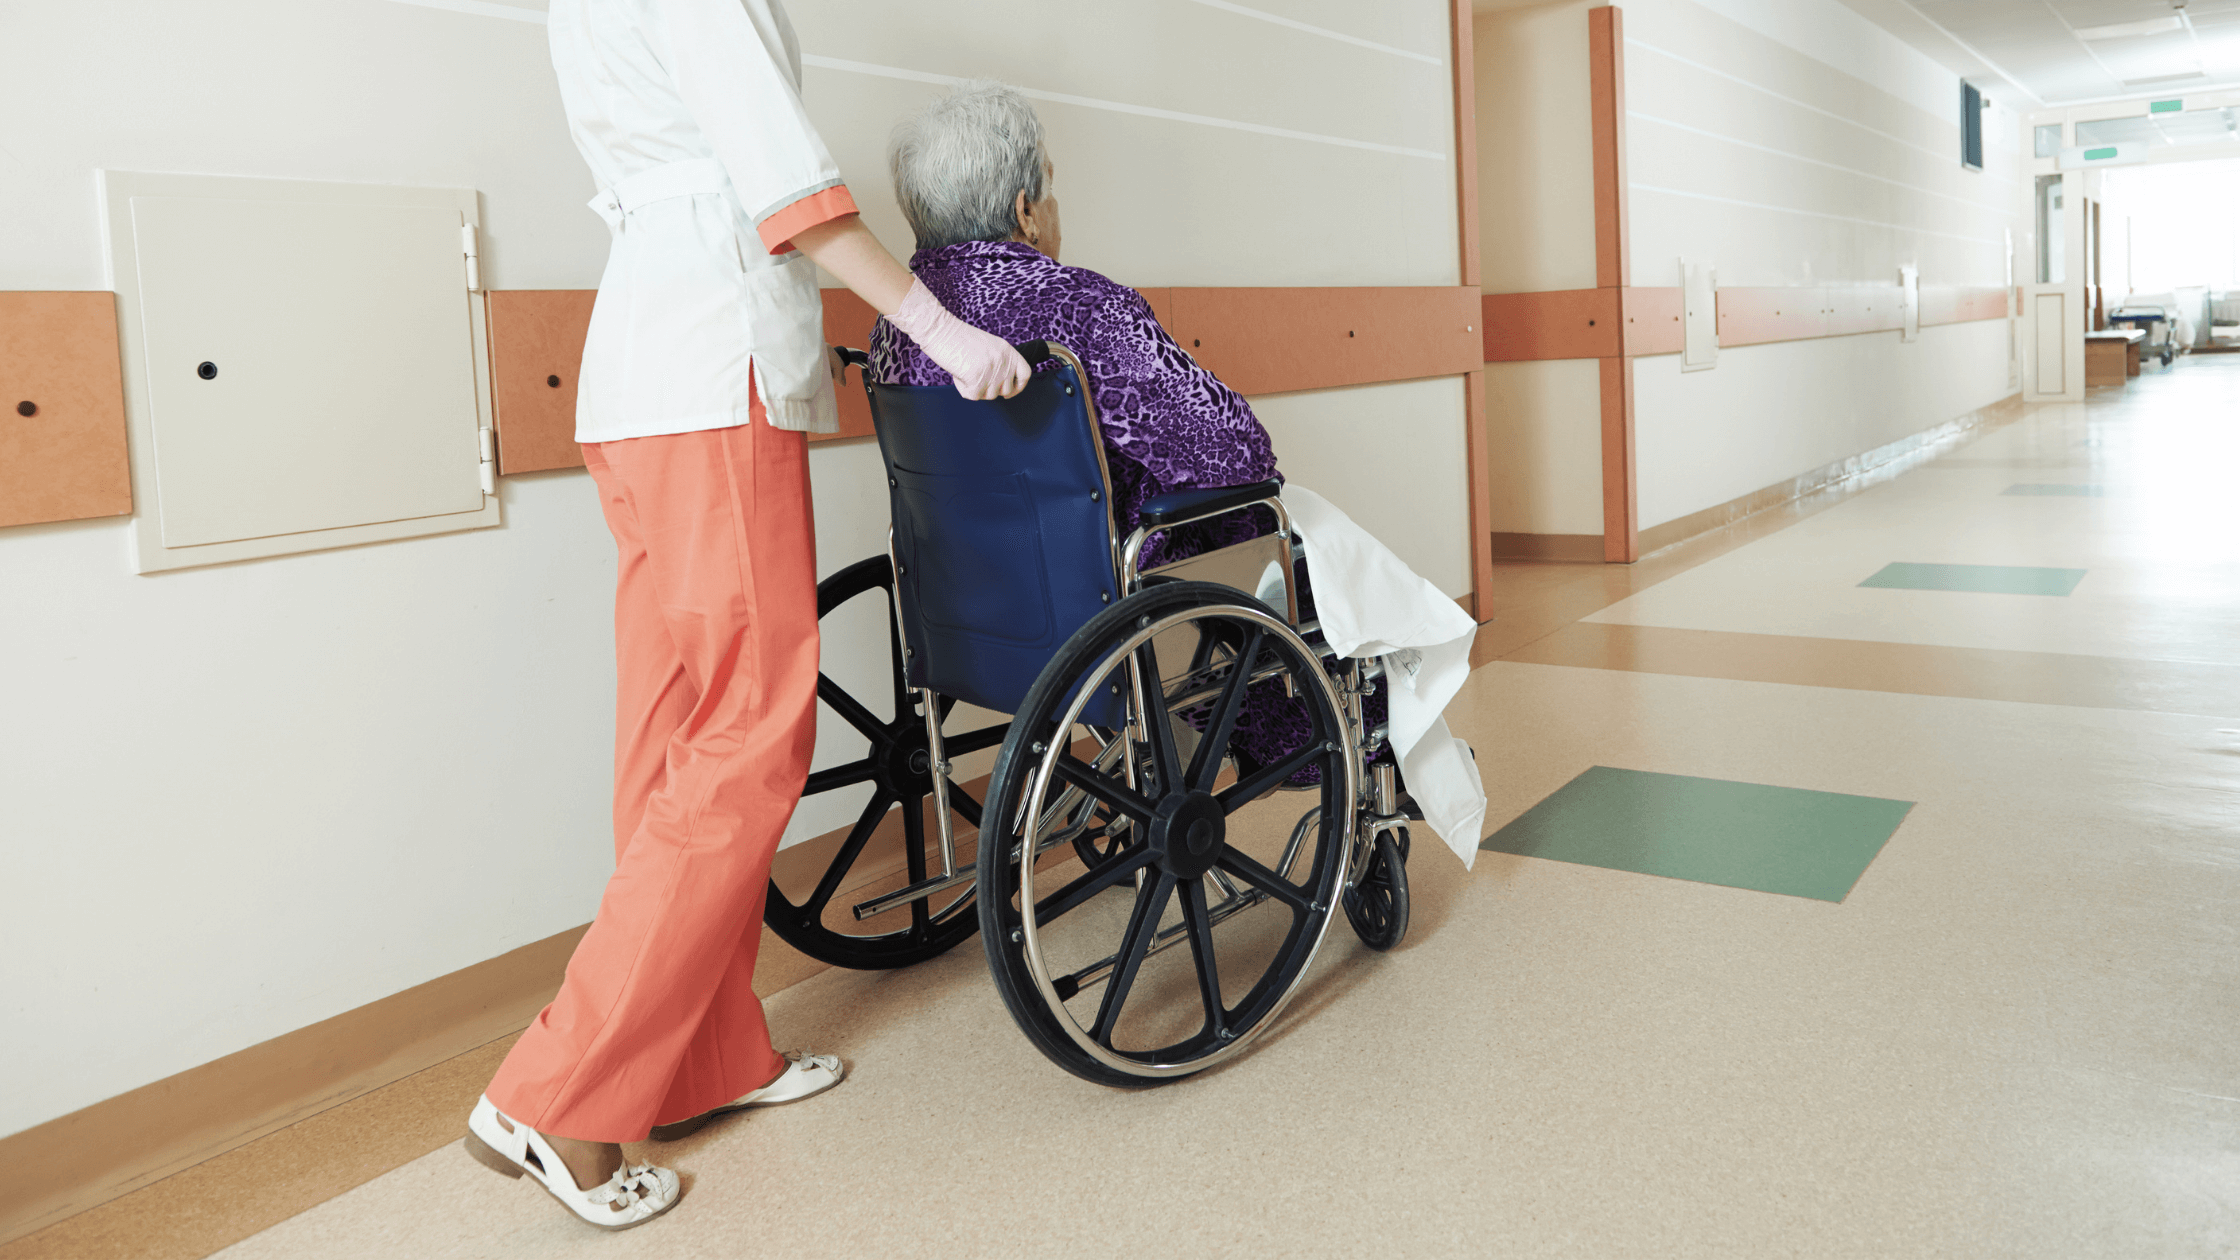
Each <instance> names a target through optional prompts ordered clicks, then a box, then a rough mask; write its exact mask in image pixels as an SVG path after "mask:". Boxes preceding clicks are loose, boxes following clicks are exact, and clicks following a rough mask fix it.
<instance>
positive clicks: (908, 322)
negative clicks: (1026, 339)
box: [887, 279, 1034, 398]
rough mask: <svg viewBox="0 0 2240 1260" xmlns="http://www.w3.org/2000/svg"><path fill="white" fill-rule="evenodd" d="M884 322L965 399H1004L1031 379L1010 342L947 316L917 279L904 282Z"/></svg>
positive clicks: (929, 291)
mask: <svg viewBox="0 0 2240 1260" xmlns="http://www.w3.org/2000/svg"><path fill="white" fill-rule="evenodd" d="M887 322H888V323H890V324H893V325H894V326H895V327H896V328H898V329H900V330H902V333H903V335H904V336H907V337H908V338H910V340H912V341H915V342H917V343H918V348H919V349H920V350H923V351H925V352H926V357H927V358H929V359H931V360H933V361H934V362H935V363H937V364H939V365H940V366H941V367H942V369H943V370H944V371H946V372H948V373H949V375H950V376H952V377H954V378H956V382H957V392H958V393H960V394H963V395H964V396H965V397H967V398H1009V397H1011V396H1012V395H1013V394H1016V393H1018V392H1019V391H1020V390H1022V389H1025V388H1026V387H1027V382H1028V381H1029V380H1030V379H1032V378H1033V376H1034V369H1033V368H1031V367H1029V366H1027V361H1026V360H1025V359H1022V358H1020V357H1019V352H1018V351H1016V350H1014V349H1012V348H1011V343H1010V342H1007V341H1005V340H1003V339H1002V338H1001V337H993V336H990V335H989V334H987V333H984V332H982V331H980V330H979V329H977V328H974V327H973V326H972V325H970V324H968V323H965V322H964V321H963V320H961V319H958V318H957V317H956V316H954V315H951V314H950V313H949V310H948V308H947V307H944V306H943V305H941V302H940V299H938V298H936V297H934V296H933V293H932V291H931V290H929V289H927V288H926V286H925V282H924V281H922V280H916V279H913V280H912V281H911V282H910V291H909V292H908V293H906V294H904V295H903V298H902V306H901V307H900V308H899V309H897V310H896V311H895V313H894V314H892V315H889V316H887Z"/></svg>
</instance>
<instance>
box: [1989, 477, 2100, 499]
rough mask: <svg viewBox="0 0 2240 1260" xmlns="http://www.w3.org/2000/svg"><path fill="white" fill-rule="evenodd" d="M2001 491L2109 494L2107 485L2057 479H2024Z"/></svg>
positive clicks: (2095, 496) (2086, 495) (2085, 496)
mask: <svg viewBox="0 0 2240 1260" xmlns="http://www.w3.org/2000/svg"><path fill="white" fill-rule="evenodd" d="M1999 493H2001V494H2026V495H2068V496H2072V497H2075V498H2080V499H2104V498H2106V497H2107V496H2108V488H2107V487H2106V486H2079V485H2069V484H2066V483H2063V482H2057V481H2056V482H2047V481H2023V482H2017V483H2016V484H2014V485H2011V486H2008V487H2007V488H2006V489H2004V490H2001V491H2000V492H1999Z"/></svg>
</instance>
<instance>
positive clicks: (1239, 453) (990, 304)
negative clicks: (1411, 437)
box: [871, 241, 1276, 566]
mask: <svg viewBox="0 0 2240 1260" xmlns="http://www.w3.org/2000/svg"><path fill="white" fill-rule="evenodd" d="M910 270H912V271H914V272H916V273H917V276H918V279H919V280H921V281H923V282H924V283H925V286H926V288H927V289H929V290H931V291H932V293H933V296H934V297H936V298H939V299H940V300H941V304H942V305H943V306H945V307H947V308H949V311H950V313H951V314H954V315H955V316H956V317H957V318H959V319H961V320H963V321H965V322H966V323H968V324H971V325H973V326H975V327H978V328H983V329H986V330H987V331H988V332H991V333H994V334H995V335H996V336H998V337H1001V338H1003V339H1004V340H1006V341H1009V342H1012V343H1014V344H1016V343H1018V342H1022V341H1038V340H1049V341H1055V342H1058V343H1059V344H1061V345H1063V346H1065V347H1066V348H1067V349H1068V350H1071V351H1073V352H1074V354H1076V355H1078V356H1080V359H1081V362H1082V365H1083V366H1084V367H1086V368H1087V369H1088V370H1089V390H1090V394H1091V396H1092V397H1094V398H1095V399H1096V403H1097V413H1098V419H1099V420H1100V421H1101V422H1102V424H1103V428H1104V448H1105V464H1106V467H1107V468H1108V469H1110V471H1111V473H1112V498H1113V503H1112V506H1113V508H1114V512H1113V517H1114V522H1113V523H1114V524H1115V525H1116V526H1118V528H1119V531H1120V536H1121V537H1122V538H1125V537H1127V536H1128V534H1129V533H1130V532H1132V531H1133V530H1134V529H1135V527H1136V519H1137V512H1138V511H1139V510H1140V509H1141V508H1142V506H1143V501H1144V500H1145V499H1148V498H1150V497H1151V496H1152V495H1155V494H1162V493H1165V492H1166V491H1169V490H1180V489H1183V488H1184V487H1195V486H1235V485H1243V484H1245V483H1248V482H1254V481H1265V480H1267V479H1269V478H1271V477H1274V476H1275V475H1276V456H1275V449H1274V447H1273V446H1272V445H1271V444H1270V443H1269V441H1268V431H1267V430H1266V429H1264V428H1262V427H1261V425H1260V420H1259V418H1258V417H1256V416H1254V415H1253V414H1252V408H1251V406H1250V405H1249V404H1247V403H1246V402H1245V400H1244V399H1243V398H1241V397H1239V396H1238V394H1237V392H1236V391H1235V390H1233V389H1230V388H1229V387H1228V386H1226V385H1224V384H1222V383H1221V382H1220V381H1219V380H1218V379H1216V378H1215V377H1214V375H1213V373H1211V372H1208V371H1206V370H1205V369H1204V368H1202V367H1199V366H1198V363H1197V360H1195V359H1192V358H1191V357H1190V356H1189V354H1187V353H1186V352H1184V350H1183V349H1182V347H1181V346H1178V345H1176V344H1175V341H1174V338H1172V337H1169V336H1168V335H1167V331H1166V329H1164V328H1161V327H1159V321H1158V319H1157V318H1156V317H1155V316H1153V315H1152V313H1151V305H1150V303H1148V302H1145V301H1144V300H1143V295H1142V294H1140V293H1137V292H1136V291H1135V290H1134V289H1131V288H1129V287H1127V286H1126V285H1123V284H1119V283H1116V282H1115V281H1112V280H1108V279H1106V278H1105V277H1103V276H1101V275H1098V274H1097V273H1096V272H1094V271H1089V270H1086V269H1084V268H1081V267H1064V266H1060V265H1059V264H1058V263H1057V262H1055V261H1053V260H1051V259H1050V258H1048V257H1045V256H1044V255H1043V254H1042V252H1041V251H1040V250H1037V249H1035V248H1034V247H1033V246H1031V245H1026V244H1023V243H1021V242H1018V241H964V242H962V243H960V244H956V245H945V246H943V247H941V248H940V249H921V250H919V251H918V252H917V253H916V254H914V255H912V256H911V259H910ZM871 372H872V375H873V376H875V377H876V378H878V379H879V380H881V381H884V382H886V383H887V384H890V385H947V384H948V383H949V374H948V373H947V372H945V371H943V370H941V368H939V367H938V366H936V365H935V364H934V362H933V360H931V359H929V358H927V357H926V356H925V352H924V351H922V350H920V349H918V346H917V343H915V342H913V341H911V340H910V339H909V338H908V337H905V336H903V335H902V334H900V333H898V332H896V331H895V329H894V327H893V325H891V324H889V323H887V321H886V320H884V319H882V320H880V321H879V323H878V326H877V327H876V328H874V329H873V330H872V333H871ZM1255 515H1260V516H1265V515H1266V513H1265V512H1260V513H1255ZM1274 524H1275V522H1274V520H1273V518H1272V517H1271V518H1269V519H1268V520H1266V521H1265V522H1252V521H1246V520H1244V519H1242V518H1236V517H1231V518H1226V519H1225V520H1224V521H1215V522H1210V523H1208V524H1207V525H1205V526H1200V527H1195V528H1192V529H1188V530H1175V531H1170V536H1169V537H1168V538H1166V539H1164V540H1158V541H1154V542H1153V543H1152V544H1151V546H1150V547H1148V548H1146V549H1145V553H1144V563H1145V564H1146V565H1147V566H1148V565H1154V564H1163V563H1166V562H1168V561H1172V560H1178V559H1181V558H1182V557H1184V556H1188V555H1193V554H1195V553H1197V552H1198V551H1200V550H1203V549H1205V548H1207V547H1213V546H1226V545H1227V544H1229V543H1232V542H1239V541H1242V540H1243V539H1245V538H1250V537H1253V536H1256V535H1258V534H1260V533H1262V532H1264V531H1265V530H1267V529H1271V528H1273V527H1274ZM1183 534H1187V535H1189V536H1188V537H1175V536H1174V535H1183Z"/></svg>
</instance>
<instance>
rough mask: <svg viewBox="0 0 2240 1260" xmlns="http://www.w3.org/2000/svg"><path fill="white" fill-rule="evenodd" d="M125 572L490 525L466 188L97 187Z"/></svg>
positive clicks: (131, 181) (169, 181)
mask: <svg viewBox="0 0 2240 1260" xmlns="http://www.w3.org/2000/svg"><path fill="white" fill-rule="evenodd" d="M102 200H103V202H104V207H105V210H106V213H107V228H108V239H109V258H110V263H111V267H112V272H111V283H112V287H113V288H115V290H116V292H117V302H118V331H119V335H120V338H121V341H122V343H123V352H124V353H123V361H124V377H125V409H126V416H127V421H128V427H129V429H130V433H131V443H132V466H133V467H132V475H133V492H134V500H135V502H136V503H137V504H138V505H139V506H138V514H137V518H136V520H135V521H134V527H135V528H134V543H135V547H134V559H135V564H136V566H137V568H138V570H139V571H140V572H142V573H147V572H151V571H154V570H159V569H177V568H185V567H189V566H193V565H202V564H216V563H221V562H224V561H229V560H244V559H250V558H254V557H259V556H272V555H282V554H286V553H290V552H298V551H313V550H319V549H323V548H328V547H341V546H348V545H351V544H355V543H364V542H376V541H380V540H384V539H393V538H406V537H412V536H415V535H422V534H434V533H445V532H449V531H453V530H461V529H479V528H483V527H487V526H492V525H496V524H498V498H497V495H496V494H495V493H494V485H493V483H492V481H491V479H490V474H491V472H492V465H491V464H490V445H489V440H490V434H489V428H490V416H489V405H488V401H487V400H488V397H489V391H488V389H487V381H488V376H489V365H488V355H487V348H486V338H485V336H484V331H483V326H482V319H483V313H482V304H481V301H480V298H479V296H478V295H476V294H475V293H474V292H473V291H472V288H471V286H473V285H474V284H476V283H477V281H476V280H475V277H474V272H475V259H474V256H473V252H472V251H473V249H474V229H475V226H476V223H477V218H478V216H477V213H476V199H475V194H474V192H473V191H472V190H471V189H449V188H402V187H390V186H384V185H370V184H329V183H310V182H304V181H297V180H263V179H236V178H229V177H222V176H196V175H155V174H141V173H136V172H122V171H105V172H103V173H102Z"/></svg>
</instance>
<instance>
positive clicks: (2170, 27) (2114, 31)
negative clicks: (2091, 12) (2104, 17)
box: [2077, 13, 2186, 39]
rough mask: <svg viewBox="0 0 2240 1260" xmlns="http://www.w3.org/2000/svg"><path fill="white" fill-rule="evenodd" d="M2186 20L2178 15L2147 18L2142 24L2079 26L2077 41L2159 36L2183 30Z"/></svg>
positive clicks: (2118, 23) (2121, 23)
mask: <svg viewBox="0 0 2240 1260" xmlns="http://www.w3.org/2000/svg"><path fill="white" fill-rule="evenodd" d="M2185 25H2186V20H2185V19H2184V18H2183V17H2180V16H2179V15H2178V14H2175V13H2173V14H2171V15H2170V16H2169V17H2158V18H2148V19H2147V20H2145V21H2143V22H2110V23H2108V24H2107V25H2106V26H2080V27H2078V28H2077V38H2078V39H2123V38H2126V37H2127V36H2132V35H2160V34H2162V33H2163V32H2164V31H2178V30H2184V29H2185Z"/></svg>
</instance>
